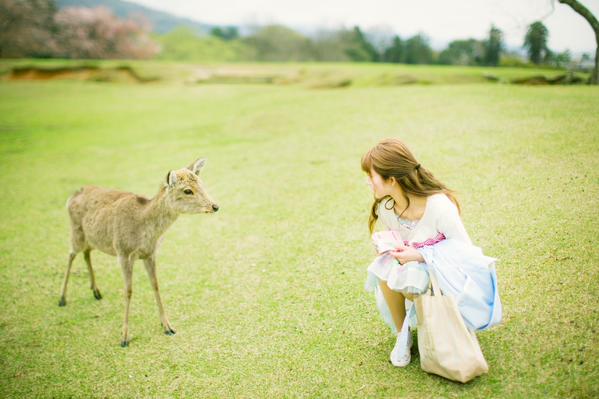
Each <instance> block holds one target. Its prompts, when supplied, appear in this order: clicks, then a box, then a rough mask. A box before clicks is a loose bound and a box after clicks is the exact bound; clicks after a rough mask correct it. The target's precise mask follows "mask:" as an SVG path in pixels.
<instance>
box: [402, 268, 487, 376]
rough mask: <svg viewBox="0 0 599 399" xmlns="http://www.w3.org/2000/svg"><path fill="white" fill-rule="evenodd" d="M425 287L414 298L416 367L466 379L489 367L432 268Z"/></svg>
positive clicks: (483, 371) (474, 337)
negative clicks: (428, 287)
mask: <svg viewBox="0 0 599 399" xmlns="http://www.w3.org/2000/svg"><path fill="white" fill-rule="evenodd" d="M429 274H430V280H431V284H432V292H431V290H430V289H429V290H428V291H427V292H425V293H424V294H422V295H419V296H417V297H415V298H414V303H415V306H416V314H417V316H418V351H419V352H420V367H422V369H423V370H424V371H426V372H428V373H433V374H438V375H440V376H442V377H445V378H449V379H450V380H454V381H459V382H462V383H463V382H468V381H470V380H471V379H473V378H474V377H476V376H479V375H481V374H484V373H486V372H487V371H489V366H488V365H487V362H486V360H485V358H484V356H483V354H482V352H481V350H480V346H479V344H478V340H477V339H476V334H475V333H474V332H471V331H469V330H468V329H467V328H466V325H465V324H464V320H463V319H462V315H461V314H460V312H459V310H458V306H457V304H456V301H455V300H454V299H453V298H452V297H450V296H446V295H443V293H442V292H441V290H440V289H439V284H438V283H437V279H436V277H435V273H434V272H433V271H430V272H429Z"/></svg>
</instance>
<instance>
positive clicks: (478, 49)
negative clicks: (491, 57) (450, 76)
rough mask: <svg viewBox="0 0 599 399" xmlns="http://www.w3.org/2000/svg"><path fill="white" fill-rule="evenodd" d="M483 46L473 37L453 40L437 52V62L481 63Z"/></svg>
mask: <svg viewBox="0 0 599 399" xmlns="http://www.w3.org/2000/svg"><path fill="white" fill-rule="evenodd" d="M484 51H485V48H484V45H483V43H481V42H480V41H478V40H475V39H468V40H454V41H452V42H451V43H449V45H448V46H447V48H446V49H445V50H443V51H442V52H441V53H440V54H439V59H438V62H439V64H446V65H481V64H482V60H483V57H484V53H483V52H484Z"/></svg>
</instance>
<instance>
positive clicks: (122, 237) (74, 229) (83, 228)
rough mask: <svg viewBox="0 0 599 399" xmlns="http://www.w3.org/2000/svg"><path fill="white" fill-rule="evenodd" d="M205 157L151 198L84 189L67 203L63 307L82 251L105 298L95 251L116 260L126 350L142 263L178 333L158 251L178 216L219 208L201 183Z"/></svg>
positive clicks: (164, 320)
mask: <svg viewBox="0 0 599 399" xmlns="http://www.w3.org/2000/svg"><path fill="white" fill-rule="evenodd" d="M205 164H206V160H205V159H202V158H200V159H198V160H196V161H195V162H193V163H192V164H191V165H190V166H188V167H186V168H182V169H178V170H170V171H169V172H168V173H167V175H166V181H163V182H162V184H161V185H160V188H159V191H158V193H157V194H156V195H155V196H154V197H153V198H151V199H148V198H145V197H142V196H139V195H136V194H134V193H130V192H124V191H118V190H111V189H105V188H101V187H96V186H84V187H82V188H80V189H79V190H78V191H76V192H75V193H74V194H73V195H72V196H70V197H69V199H68V200H67V203H66V206H67V210H68V213H69V217H70V226H71V245H70V247H71V248H70V252H69V256H68V263H67V270H66V273H65V276H64V280H63V284H62V293H61V297H60V301H59V302H58V305H59V306H66V304H67V301H66V294H67V283H68V281H69V274H70V272H71V267H72V265H73V261H74V260H75V257H76V256H77V254H79V253H80V252H83V255H84V259H85V263H86V264H87V269H88V271H89V276H90V281H91V289H92V291H93V295H94V297H95V298H96V299H97V300H100V299H102V295H101V294H100V290H99V289H98V286H97V284H96V278H95V275H94V270H93V268H92V263H91V256H90V254H91V251H92V250H94V249H97V250H99V251H101V252H104V253H106V254H108V255H112V256H116V257H117V259H118V263H119V264H120V266H121V270H122V272H123V278H124V281H125V290H124V294H125V317H124V321H123V328H122V334H121V346H122V347H127V346H129V342H130V336H129V305H130V303H131V294H132V292H133V290H132V274H133V264H134V263H135V261H136V260H137V259H142V260H143V262H144V265H145V269H146V272H147V274H148V277H149V279H150V282H151V285H152V289H153V291H154V297H155V299H156V304H157V305H158V313H159V315H160V322H161V324H162V327H163V328H164V333H165V334H167V335H175V333H176V331H175V329H174V328H173V327H172V325H171V324H170V322H169V320H168V317H167V315H166V313H165V311H164V306H163V305H162V299H161V298H160V291H159V288H158V279H157V278H156V250H157V247H158V246H159V245H160V242H161V237H162V235H163V234H164V233H165V232H166V230H167V229H168V228H169V227H170V226H171V225H172V224H173V223H174V222H175V220H176V219H177V217H178V216H179V214H182V213H185V214H190V213H191V214H195V213H214V212H216V211H218V209H219V207H218V205H217V204H216V203H215V202H214V201H213V200H212V199H211V197H210V196H209V195H208V193H207V192H206V190H205V188H204V185H203V183H202V181H201V180H200V177H199V176H200V169H202V167H203V166H204V165H205Z"/></svg>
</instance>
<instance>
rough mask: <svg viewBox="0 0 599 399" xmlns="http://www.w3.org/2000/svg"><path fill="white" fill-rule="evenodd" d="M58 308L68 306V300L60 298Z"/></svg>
mask: <svg viewBox="0 0 599 399" xmlns="http://www.w3.org/2000/svg"><path fill="white" fill-rule="evenodd" d="M58 306H67V300H66V299H65V297H63V296H61V297H60V301H58Z"/></svg>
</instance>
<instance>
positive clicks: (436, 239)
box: [403, 233, 446, 249]
mask: <svg viewBox="0 0 599 399" xmlns="http://www.w3.org/2000/svg"><path fill="white" fill-rule="evenodd" d="M445 238H446V237H445V234H443V233H439V234H437V236H436V237H434V238H429V239H428V240H425V241H422V242H413V243H412V244H410V242H409V241H406V240H404V242H403V243H404V245H407V246H411V247H414V248H416V249H418V248H422V247H429V246H431V245H435V244H437V243H439V242H441V241H443V240H445Z"/></svg>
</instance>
